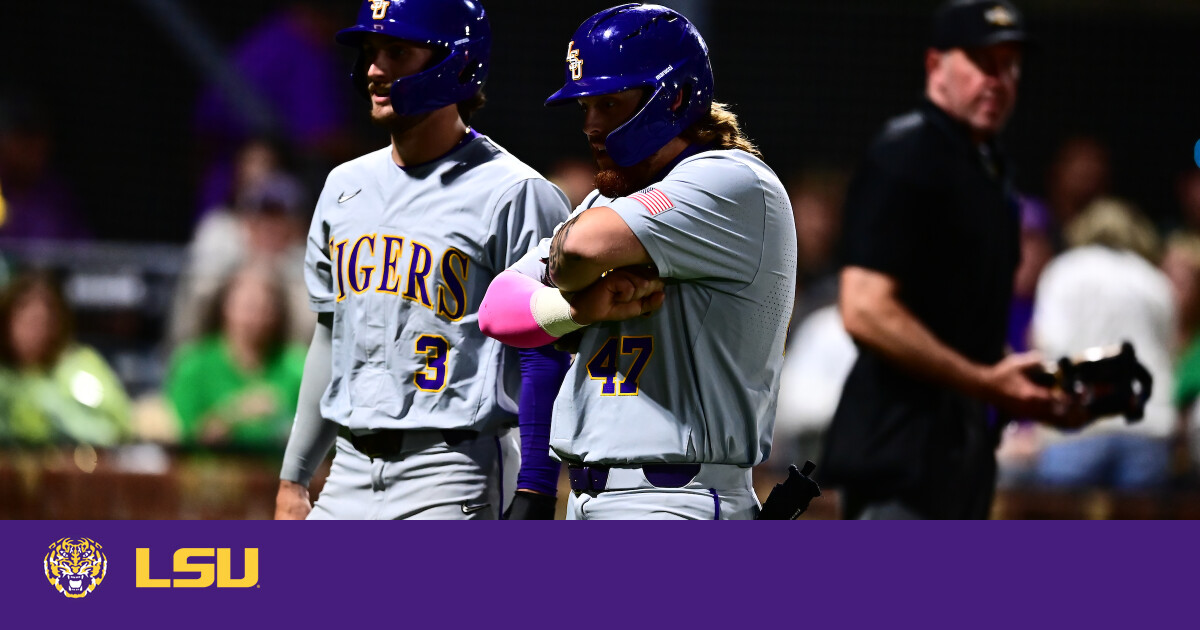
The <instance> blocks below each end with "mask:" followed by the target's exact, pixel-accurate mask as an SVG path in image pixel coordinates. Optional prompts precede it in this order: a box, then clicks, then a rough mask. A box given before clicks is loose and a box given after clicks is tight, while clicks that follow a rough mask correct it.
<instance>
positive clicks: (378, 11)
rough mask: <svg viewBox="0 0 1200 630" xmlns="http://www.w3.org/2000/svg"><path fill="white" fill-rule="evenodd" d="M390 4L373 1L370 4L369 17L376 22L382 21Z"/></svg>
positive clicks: (384, 1)
mask: <svg viewBox="0 0 1200 630" xmlns="http://www.w3.org/2000/svg"><path fill="white" fill-rule="evenodd" d="M389 4H391V2H388V0H375V1H374V2H372V3H371V17H372V18H374V19H376V20H382V19H383V18H385V17H387V10H388V5H389Z"/></svg>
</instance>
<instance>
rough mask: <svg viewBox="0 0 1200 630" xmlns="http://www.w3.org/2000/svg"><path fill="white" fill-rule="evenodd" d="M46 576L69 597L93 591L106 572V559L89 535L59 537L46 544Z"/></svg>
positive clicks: (59, 590)
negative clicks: (47, 550) (85, 536)
mask: <svg viewBox="0 0 1200 630" xmlns="http://www.w3.org/2000/svg"><path fill="white" fill-rule="evenodd" d="M44 565H45V569H46V579H48V580H50V583H51V584H53V585H54V588H55V589H57V590H58V592H59V593H62V594H63V595H66V596H67V597H70V598H72V599H75V598H79V597H86V596H87V595H88V593H91V592H92V591H94V590H96V587H97V586H100V582H103V581H104V576H105V575H106V574H107V573H108V558H105V557H104V553H103V552H101V551H100V543H98V542H96V541H94V540H92V539H91V538H60V539H58V540H56V541H54V544H52V545H50V551H49V552H48V553H47V554H46V559H45V562H44Z"/></svg>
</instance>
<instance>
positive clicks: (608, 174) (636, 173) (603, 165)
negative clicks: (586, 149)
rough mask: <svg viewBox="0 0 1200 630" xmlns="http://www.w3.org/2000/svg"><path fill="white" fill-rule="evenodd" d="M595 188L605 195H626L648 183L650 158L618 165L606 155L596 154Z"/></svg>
mask: <svg viewBox="0 0 1200 630" xmlns="http://www.w3.org/2000/svg"><path fill="white" fill-rule="evenodd" d="M596 165H597V166H598V167H599V169H600V170H599V171H597V172H596V180H595V183H596V190H599V191H600V194H601V195H604V196H605V197H628V196H629V195H631V194H633V193H635V192H637V191H639V190H641V189H643V188H645V187H646V185H647V184H649V183H650V175H651V173H650V160H649V159H646V160H642V161H641V162H638V163H637V164H634V165H633V166H618V165H617V164H615V163H614V162H613V161H612V160H611V159H608V158H607V156H605V157H604V158H601V157H599V156H596Z"/></svg>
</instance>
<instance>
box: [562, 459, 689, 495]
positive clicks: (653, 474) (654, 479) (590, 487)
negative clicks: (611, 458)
mask: <svg viewBox="0 0 1200 630" xmlns="http://www.w3.org/2000/svg"><path fill="white" fill-rule="evenodd" d="M613 468H616V467H614V466H600V465H595V464H591V465H577V464H568V465H567V476H568V477H570V479H571V489H572V490H574V491H576V492H588V493H591V494H597V493H600V492H604V488H605V486H606V485H608V471H610V470H612V469H613ZM619 468H641V469H642V474H644V475H646V481H649V482H650V483H651V484H652V485H653V486H654V487H656V488H682V487H684V486H686V485H688V484H689V483H691V481H692V479H694V478H695V477H696V475H698V474H700V464H644V465H642V466H619Z"/></svg>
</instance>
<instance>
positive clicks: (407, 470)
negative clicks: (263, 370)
mask: <svg viewBox="0 0 1200 630" xmlns="http://www.w3.org/2000/svg"><path fill="white" fill-rule="evenodd" d="M490 40H491V33H490V29H489V26H488V20H487V17H486V15H485V14H484V11H483V9H482V7H480V6H479V4H478V3H477V2H475V1H474V0H390V1H372V0H366V1H364V2H363V3H362V6H361V8H360V9H359V12H358V20H357V22H356V23H355V24H354V26H351V27H349V28H347V29H344V30H342V31H340V32H339V33H338V34H337V41H338V42H339V43H342V44H345V45H348V46H353V47H356V48H357V49H358V50H359V52H360V56H359V59H358V63H357V64H356V66H355V68H354V71H353V74H352V78H353V80H354V84H355V86H356V87H357V89H358V90H359V91H360V92H362V93H363V94H364V95H366V96H367V97H368V98H369V100H370V104H371V117H372V119H373V120H374V121H375V122H376V123H378V124H379V125H381V126H383V127H384V128H386V129H387V130H388V132H389V133H390V135H391V144H390V145H389V146H387V147H385V148H383V149H380V150H378V151H375V152H372V153H369V154H367V155H364V156H362V157H360V158H358V159H356V160H353V161H351V162H348V163H346V164H343V165H341V166H339V167H337V168H336V169H334V170H333V172H331V173H330V175H329V178H328V180H327V181H326V184H325V188H324V190H323V191H322V193H321V196H320V198H319V200H318V202H317V207H316V212H315V215H314V216H313V221H312V227H311V230H310V231H309V235H308V253H307V260H306V262H305V265H306V267H305V274H306V281H307V283H308V289H309V293H310V301H311V304H312V307H313V308H314V309H315V310H316V311H317V312H318V314H319V324H318V326H317V329H316V333H315V335H314V337H313V342H312V347H311V349H310V351H309V355H308V357H307V360H306V365H305V373H304V380H303V382H302V384H301V392H300V402H299V409H298V411H297V414H296V419H295V423H294V427H293V430H292V435H291V437H290V439H289V442H288V447H287V451H286V454H285V458H284V464H283V469H282V471H281V473H280V487H279V493H278V497H277V507H276V516H277V517H279V518H304V517H308V518H323V519H327V518H339V519H362V518H371V519H375V518H379V519H399V518H424V519H428V518H437V519H482V518H497V517H500V516H501V515H502V514H503V513H504V512H505V511H506V510H508V511H509V514H510V515H512V516H514V517H517V518H521V517H541V518H552V517H553V509H554V492H555V489H556V487H557V479H558V464H557V462H554V461H552V460H551V459H550V457H549V447H548V445H547V439H548V438H547V435H548V432H549V399H546V396H545V395H544V394H543V395H542V398H540V399H539V398H537V397H536V396H533V397H531V398H530V399H528V400H526V401H523V404H522V405H521V419H520V422H521V424H522V426H523V427H526V428H528V429H529V430H528V431H523V433H524V434H525V435H523V438H522V441H523V443H522V447H521V450H523V451H525V452H527V453H528V454H529V457H528V458H526V460H525V462H524V463H523V465H522V466H521V475H520V479H519V484H520V488H522V489H523V490H525V491H526V492H520V493H518V497H520V498H518V499H516V500H514V501H513V502H512V503H511V504H510V503H509V502H507V501H504V500H503V497H504V496H505V495H506V494H511V493H512V491H513V483H512V481H511V480H507V482H502V478H501V477H502V476H501V470H502V469H503V470H509V469H511V468H512V467H511V466H509V464H511V463H512V461H513V457H511V456H508V457H506V455H507V454H506V453H503V452H502V451H503V450H504V449H503V448H502V447H503V446H504V445H505V443H506V442H511V441H512V439H513V437H512V435H511V433H510V432H509V431H508V429H507V427H508V426H510V425H512V424H515V422H516V416H515V415H514V414H515V412H516V411H517V407H516V404H515V401H516V400H517V398H518V396H519V392H520V391H521V390H522V389H524V390H527V391H536V392H544V391H548V392H551V394H550V395H551V396H552V395H553V394H552V392H553V391H555V390H556V389H557V387H558V384H559V382H560V380H561V378H562V375H563V374H564V373H565V370H566V365H567V357H566V355H564V354H562V353H558V352H555V351H553V350H552V349H549V348H542V349H535V350H531V351H523V354H522V355H521V357H520V359H518V353H517V351H516V350H514V349H511V348H505V347H504V346H503V345H501V344H500V343H498V342H496V341H494V340H491V339H488V338H487V337H485V336H484V335H483V334H482V333H481V332H480V330H479V326H478V323H477V308H478V305H479V303H480V301H481V300H482V298H483V295H484V292H485V291H486V289H487V287H488V284H489V282H490V281H491V279H492V278H493V277H494V276H495V275H496V274H498V273H499V272H500V271H502V270H503V269H505V268H506V267H508V266H509V265H511V264H513V262H515V261H516V260H517V259H519V258H520V257H521V256H522V255H524V254H525V253H526V252H527V251H529V250H530V249H531V248H532V247H534V246H535V245H536V244H537V243H538V242H539V240H540V239H542V238H543V237H545V236H546V235H548V234H549V233H550V232H551V229H552V227H553V226H554V225H556V224H558V223H560V222H561V221H563V220H564V219H565V218H566V214H567V209H568V208H567V202H566V198H565V196H564V195H563V194H562V193H561V192H560V191H559V190H558V189H557V188H555V187H554V186H553V185H551V184H550V183H549V182H547V181H546V180H545V179H543V178H542V177H540V176H539V175H538V174H537V173H536V172H535V171H534V170H533V169H531V168H529V167H528V166H526V165H525V164H523V163H521V162H520V161H518V160H517V159H516V158H514V157H513V156H511V155H509V154H508V153H507V152H505V150H504V149H502V148H501V147H500V146H498V145H497V144H496V143H495V142H493V141H492V140H491V139H489V138H488V137H487V136H483V135H480V134H479V133H477V132H476V131H474V130H472V129H471V128H470V127H468V126H467V125H466V119H467V117H468V116H469V114H470V112H471V111H472V110H473V109H476V108H477V107H478V106H479V105H481V104H482V100H483V99H482V92H481V91H480V90H481V86H482V85H483V82H484V79H485V77H486V75H487V70H488V53H489V44H490ZM518 360H520V363H521V365H520V369H518ZM522 373H524V374H525V381H526V382H525V383H524V384H522ZM539 379H541V380H540V381H539ZM539 403H540V404H539ZM335 439H336V445H337V450H336V454H335V456H334V460H333V467H332V469H331V472H330V474H329V477H328V480H327V481H326V483H325V487H324V490H323V491H322V492H321V496H320V497H319V498H318V500H317V502H316V504H315V505H314V506H310V504H309V500H308V488H307V485H308V482H309V480H310V479H311V477H312V474H313V471H314V469H315V468H316V466H317V465H318V464H319V463H320V462H321V461H322V460H323V459H324V457H325V455H326V453H327V452H328V451H329V448H330V446H332V445H333V444H334V442H335ZM511 450H513V451H515V450H516V449H515V447H514V448H513V449H511ZM514 454H515V453H514ZM506 459H507V461H505V460H506ZM539 493H540V494H539ZM510 507H511V510H510V509H509V508H510ZM310 510H311V512H310Z"/></svg>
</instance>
